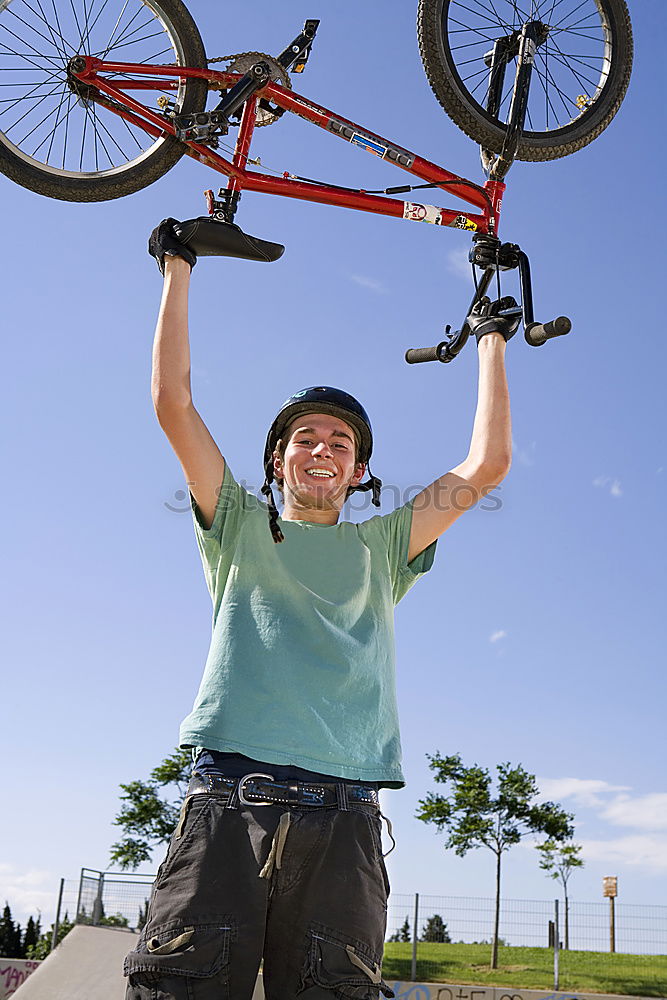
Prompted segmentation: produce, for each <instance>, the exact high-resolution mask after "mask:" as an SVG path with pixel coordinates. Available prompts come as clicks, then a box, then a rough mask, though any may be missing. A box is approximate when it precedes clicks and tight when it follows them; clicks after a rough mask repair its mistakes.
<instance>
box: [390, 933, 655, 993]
mask: <svg viewBox="0 0 667 1000" xmlns="http://www.w3.org/2000/svg"><path fill="white" fill-rule="evenodd" d="M490 960H491V945H488V944H430V943H421V942H420V944H419V947H418V950H417V982H420V983H466V984H467V983H470V984H475V985H480V986H485V985H488V986H518V987H523V988H524V989H535V990H547V991H549V992H551V991H552V990H553V985H554V966H553V952H552V951H551V950H550V949H549V948H506V947H500V948H499V949H498V968H497V969H495V970H493V971H492V970H491V969H489V962H490ZM411 963H412V945H411V944H409V943H406V944H403V943H395V942H389V943H387V944H386V945H385V951H384V960H383V963H382V976H383V978H384V979H385V981H386V982H395V981H396V980H402V981H404V982H409V980H410V973H411ZM558 989H559V992H560V993H564V992H581V993H630V994H634V995H635V996H643V997H667V955H621V954H614V955H612V954H609V953H607V952H597V951H561V953H560V975H559V982H558Z"/></svg>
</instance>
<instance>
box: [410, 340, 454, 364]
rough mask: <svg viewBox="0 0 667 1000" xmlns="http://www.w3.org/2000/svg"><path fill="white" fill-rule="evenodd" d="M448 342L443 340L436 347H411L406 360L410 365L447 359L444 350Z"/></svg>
mask: <svg viewBox="0 0 667 1000" xmlns="http://www.w3.org/2000/svg"><path fill="white" fill-rule="evenodd" d="M446 349H447V342H446V341H445V340H443V341H442V342H441V343H440V344H436V345H435V347H410V348H408V350H407V351H406V352H405V360H406V361H407V363H408V364H409V365H419V364H421V363H422V361H445V357H444V352H445V351H446Z"/></svg>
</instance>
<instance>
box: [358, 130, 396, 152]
mask: <svg viewBox="0 0 667 1000" xmlns="http://www.w3.org/2000/svg"><path fill="white" fill-rule="evenodd" d="M350 142H352V143H354V145H355V146H361V148H362V149H365V150H367V152H369V153H374V154H375V155H376V156H384V155H385V153H386V152H387V147H386V146H381V145H380V143H379V142H373V140H372V139H369V138H368V137H367V136H365V135H361V134H360V133H359V132H355V133H354V135H353V136H352V138H351V139H350Z"/></svg>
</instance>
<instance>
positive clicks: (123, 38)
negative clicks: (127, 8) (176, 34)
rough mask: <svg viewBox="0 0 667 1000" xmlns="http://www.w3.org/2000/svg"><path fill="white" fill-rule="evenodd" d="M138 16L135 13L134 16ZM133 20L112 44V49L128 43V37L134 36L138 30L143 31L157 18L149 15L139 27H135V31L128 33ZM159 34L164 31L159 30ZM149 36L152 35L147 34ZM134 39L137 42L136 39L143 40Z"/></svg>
mask: <svg viewBox="0 0 667 1000" xmlns="http://www.w3.org/2000/svg"><path fill="white" fill-rule="evenodd" d="M138 13H139V11H137V14H138ZM136 16H137V15H136V14H135V16H134V17H136ZM134 17H133V18H132V21H134ZM132 21H130V23H129V24H128V25H127V27H125V28H124V29H123V31H122V33H121V34H120V35H119V36H118V38H117V39H116V41H115V42H114V43H113V45H112V46H111V48H112V49H114V50H115V49H117V48H119V47H121V46H122V45H127V40H128V38H132V35H136V33H137V32H138V31H143V30H144V28H147V27H148V26H149V25H152V24H153V23H154V21H155V18H153V17H149V18H148V20H147V21H144V23H143V24H140V25H139V27H137V28H135V29H134V30H133V31H130V33H129V35H128V29H129V28H130V25H131V24H132ZM158 34H162V32H158ZM147 37H150V36H147ZM134 41H135V42H136V41H141V39H137V38H135V39H134Z"/></svg>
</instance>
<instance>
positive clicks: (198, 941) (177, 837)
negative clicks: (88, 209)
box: [125, 220, 518, 1000]
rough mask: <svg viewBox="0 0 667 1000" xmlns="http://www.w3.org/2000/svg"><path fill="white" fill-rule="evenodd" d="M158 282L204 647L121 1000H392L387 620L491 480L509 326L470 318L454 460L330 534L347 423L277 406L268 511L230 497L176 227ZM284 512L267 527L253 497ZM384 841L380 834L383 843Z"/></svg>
mask: <svg viewBox="0 0 667 1000" xmlns="http://www.w3.org/2000/svg"><path fill="white" fill-rule="evenodd" d="M149 249H150V251H151V253H152V254H153V255H154V256H155V257H156V259H157V261H158V264H159V266H160V270H161V271H162V272H163V274H164V292H163V297H162V304H161V309H160V315H159V319H158V324H157V330H156V334H155V343H154V351H153V402H154V405H155V410H156V413H157V417H158V421H159V423H160V426H161V427H162V428H163V430H164V431H165V433H166V435H167V437H168V438H169V441H170V443H171V444H172V446H173V448H174V451H175V452H176V455H177V456H178V458H179V460H180V462H181V465H182V468H183V472H184V474H185V478H186V481H187V482H188V484H189V486H190V491H191V500H192V509H193V522H194V528H195V534H196V538H197V543H198V546H199V550H200V554H201V557H202V562H203V566H204V572H205V575H206V579H207V583H208V587H209V590H210V593H211V597H212V600H213V609H214V616H213V622H214V624H213V635H212V639H211V646H210V650H209V654H208V658H207V662H206V666H205V669H204V676H203V678H202V682H201V685H200V689H199V693H198V695H197V698H196V700H195V704H194V707H193V710H192V712H191V713H190V715H188V716H187V718H186V719H185V720H184V722H183V724H182V726H181V732H180V745H181V746H182V747H192V748H193V756H194V758H195V764H194V769H193V776H192V780H191V782H190V786H189V788H188V795H187V798H186V801H185V804H184V807H183V810H182V812H181V818H180V821H179V824H178V827H177V829H176V831H175V833H174V835H173V837H172V840H171V843H170V846H169V850H168V853H167V856H166V858H165V860H164V862H163V863H162V865H160V869H159V871H158V875H157V879H156V882H155V885H154V888H153V893H152V897H151V901H150V907H149V914H148V922H147V924H146V926H145V928H144V929H143V931H142V934H141V937H140V939H139V943H138V945H137V948H136V950H135V951H133V952H131V953H130V955H128V957H127V959H126V963H125V972H126V975H128V976H129V982H128V987H127V1000H223V998H225V1000H250V998H251V997H252V995H253V989H254V984H255V980H256V976H257V971H258V968H259V965H260V961H261V960H262V959H263V962H264V965H263V981H264V989H265V993H266V997H267V998H268V1000H292V998H296V997H297V996H298V997H299V998H303V1000H325V998H329V1000H331V998H332V997H352V998H355V997H356V998H358V1000H371V998H373V1000H378V998H379V996H380V993H383V994H384V995H385V996H388V997H390V996H393V994H392V992H391V990H390V989H389V988H388V987H387V985H386V984H385V983H384V982H383V980H382V976H381V969H380V965H381V960H382V951H383V944H384V936H385V929H386V910H387V896H388V893H389V882H388V879H387V873H386V869H385V866H384V861H383V856H382V842H381V814H380V809H379V801H378V789H379V788H381V787H390V788H400V787H402V786H403V785H404V783H405V782H404V778H403V774H402V771H401V763H400V737H399V731H398V716H397V711H396V696H395V667H394V643H393V607H394V605H395V604H396V603H397V602H398V601H399V600H400V599H401V598H402V597H403V596H404V595H405V594H406V593H407V591H408V590H409V589H410V587H411V586H412V585H413V584H414V583H415V581H416V580H417V579H418V578H419V577H420V576H421V575H423V574H424V573H425V572H427V571H428V570H429V569H430V567H431V565H432V562H433V557H434V552H435V543H436V540H437V538H438V537H439V536H440V535H441V534H442V533H443V531H445V530H446V529H447V528H448V527H449V526H450V525H451V524H453V522H454V521H455V520H456V519H457V517H459V515H460V514H461V513H462V512H463V510H467V509H470V508H471V507H472V506H474V504H475V503H476V502H477V501H478V500H479V499H480V498H481V497H482V496H484V495H485V494H486V493H488V492H489V491H490V490H491V489H493V487H495V486H496V485H497V484H498V483H499V482H500V481H501V480H502V479H503V477H504V476H505V475H506V473H507V471H508V469H509V465H510V452H511V434H510V411H509V397H508V391H507V382H506V378H505V368H504V354H505V346H506V342H507V340H509V338H510V337H511V336H512V335H513V333H514V331H515V329H516V326H517V325H518V320H516V321H513V322H512V323H510V322H509V321H508V320H506V319H503V318H499V317H496V316H493V315H492V313H493V309H494V308H495V305H492V304H490V303H488V301H487V302H486V303H485V304H484V305H483V306H482V307H481V308H479V309H477V310H476V312H475V314H474V315H473V316H471V319H470V322H471V326H472V328H473V332H475V334H476V336H477V340H478V351H479V396H478V404H477V412H476V416H475V423H474V428H473V434H472V441H471V445H470V450H469V452H468V456H467V457H466V459H465V460H464V461H463V462H462V463H461V464H460V465H458V466H457V467H456V468H455V469H453V470H452V471H451V472H448V473H446V474H445V475H444V476H442V477H441V478H440V479H438V480H436V481H435V482H434V483H432V484H431V485H430V486H428V487H427V488H426V489H424V490H423V491H422V492H421V493H420V494H419V495H418V496H417V497H416V498H415V499H414V500H413V501H412V502H410V503H407V504H405V505H404V506H402V507H399V508H398V509H397V510H395V511H393V512H392V513H390V514H387V515H384V516H382V517H380V516H376V517H372V518H370V519H369V520H367V521H365V522H364V523H362V524H352V523H350V522H347V521H341V520H340V514H341V510H342V507H343V504H344V502H345V499H346V498H347V496H348V495H349V494H350V493H351V492H352V491H354V490H357V489H370V490H372V494H373V501H374V502H375V503H378V504H379V493H380V485H381V484H380V482H379V480H377V479H376V478H375V477H374V476H372V475H370V476H369V479H368V480H367V481H366V482H363V479H364V476H365V475H366V472H367V471H368V462H369V459H370V457H371V452H372V447H373V435H372V430H371V425H370V421H369V419H368V416H367V414H366V412H365V410H364V409H363V407H362V406H361V404H360V403H359V402H358V401H357V400H355V399H354V398H353V397H351V396H349V395H348V394H347V393H345V392H342V391H341V390H338V389H332V388H331V387H327V386H315V387H312V388H310V389H306V390H302V391H301V392H299V393H296V394H295V395H294V396H291V397H290V398H289V399H288V400H287V401H286V403H285V404H284V405H283V407H282V408H281V410H280V412H279V413H278V416H277V417H276V419H275V421H274V423H273V424H272V426H271V428H270V430H269V434H268V437H267V442H266V446H265V453H264V469H265V477H266V478H265V483H264V487H263V489H262V493H263V494H264V495H265V496H266V498H267V503H266V504H264V503H262V502H260V501H259V500H257V499H256V498H255V497H254V496H252V495H251V494H249V493H247V492H246V491H245V490H244V489H243V488H242V487H241V486H240V485H239V484H238V483H237V482H236V481H235V480H234V477H233V475H232V473H231V470H230V469H229V467H228V465H227V463H226V462H225V460H224V458H223V456H222V454H221V453H220V451H219V450H218V448H217V445H216V444H215V441H214V440H213V438H212V437H211V435H210V434H209V432H208V430H207V428H206V426H205V425H204V423H203V421H202V420H201V417H200V416H199V414H198V413H197V411H196V410H195V408H194V406H193V403H192V397H191V392H190V354H189V346H188V328H187V297H188V287H189V281H190V272H191V268H192V266H193V265H194V264H195V262H196V257H195V256H194V254H192V253H191V252H190V250H189V249H188V248H187V247H186V246H184V245H183V244H181V243H179V241H178V240H177V239H176V237H175V234H174V231H173V220H165V221H164V222H163V223H161V225H160V226H159V227H158V228H157V229H156V230H155V231H154V232H153V234H152V236H151V242H150V244H149ZM273 481H275V483H276V484H277V486H278V488H279V490H280V491H281V493H282V495H283V498H284V508H283V512H282V515H279V514H278V510H277V508H276V506H275V503H274V498H273V495H272V492H271V483H272V482H273ZM390 832H391V830H390Z"/></svg>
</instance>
